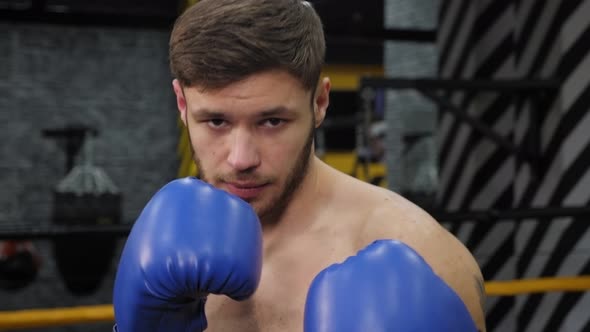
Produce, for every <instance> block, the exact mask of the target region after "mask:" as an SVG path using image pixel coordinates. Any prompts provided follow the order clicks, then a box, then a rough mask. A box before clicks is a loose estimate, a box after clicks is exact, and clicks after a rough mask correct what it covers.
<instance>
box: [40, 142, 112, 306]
mask: <svg viewBox="0 0 590 332" xmlns="http://www.w3.org/2000/svg"><path fill="white" fill-rule="evenodd" d="M83 155H84V157H83V163H82V164H81V165H76V166H74V167H73V168H72V170H71V171H70V172H69V173H68V174H67V175H66V177H65V178H64V179H63V180H61V181H60V182H59V183H58V185H57V186H56V188H55V190H54V193H53V196H54V205H53V215H52V222H53V223H54V224H55V225H60V226H71V227H75V226H96V227H98V226H101V225H115V224H120V223H121V204H122V197H121V194H120V192H119V190H118V188H117V187H116V186H115V184H114V183H113V182H112V181H111V180H110V179H109V177H108V176H107V174H106V173H105V172H104V171H103V170H102V169H101V168H100V167H97V166H94V165H92V140H91V138H90V137H88V138H87V140H86V143H85V145H84V153H83ZM116 244H117V239H116V238H114V237H105V236H98V235H92V234H89V235H77V236H72V237H67V238H61V239H56V240H54V242H53V247H54V251H55V259H56V263H57V269H58V271H59V273H60V275H61V277H62V278H63V280H64V282H65V285H66V287H67V289H69V291H70V292H72V293H73V294H76V295H90V294H92V293H94V292H95V291H96V290H97V289H98V288H99V287H100V285H101V283H102V281H103V279H104V277H105V276H106V274H107V273H108V272H109V270H110V268H111V265H112V262H113V258H114V254H115V250H116Z"/></svg>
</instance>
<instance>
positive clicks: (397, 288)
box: [304, 240, 477, 332]
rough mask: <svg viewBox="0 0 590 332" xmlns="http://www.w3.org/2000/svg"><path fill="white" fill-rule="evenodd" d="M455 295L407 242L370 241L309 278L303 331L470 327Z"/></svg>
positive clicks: (470, 331)
mask: <svg viewBox="0 0 590 332" xmlns="http://www.w3.org/2000/svg"><path fill="white" fill-rule="evenodd" d="M476 330H477V328H476V327H475V323H474V322H473V320H472V318H471V316H470V315H469V311H468V310H467V308H466V306H465V304H464V303H463V302H462V301H461V299H460V298H459V296H458V295H457V294H456V293H455V292H454V291H453V290H452V289H451V288H450V287H449V286H448V285H447V284H446V283H445V282H444V281H443V280H442V279H441V278H439V277H438V276H437V275H436V274H434V272H433V270H432V268H431V267H430V266H429V265H428V264H427V263H426V262H425V261H424V259H423V258H422V257H421V256H419V255H418V254H417V253H416V252H415V251H414V250H413V249H411V248H410V247H408V246H407V245H405V244H403V243H401V242H399V241H394V240H380V241H375V242H373V243H372V244H371V245H369V246H367V247H366V248H365V249H363V250H361V251H360V252H359V253H358V254H357V255H356V256H352V257H349V258H348V259H347V260H346V261H344V262H343V263H342V264H334V265H332V266H330V267H328V268H326V269H325V270H323V271H322V272H320V273H319V274H318V275H317V276H316V277H315V279H314V280H313V281H312V283H311V286H310V289H309V292H308V295H307V301H306V305H305V321H304V331H305V332H364V331H371V332H391V331H396V332H434V331H436V332H475V331H476Z"/></svg>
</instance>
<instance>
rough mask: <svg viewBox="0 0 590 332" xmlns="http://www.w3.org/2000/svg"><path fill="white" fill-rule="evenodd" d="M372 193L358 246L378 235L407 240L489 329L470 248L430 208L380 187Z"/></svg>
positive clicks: (479, 321)
mask: <svg viewBox="0 0 590 332" xmlns="http://www.w3.org/2000/svg"><path fill="white" fill-rule="evenodd" d="M370 196H371V197H372V201H373V202H374V203H373V204H371V211H370V213H368V214H367V216H368V217H367V218H366V219H365V220H363V221H362V222H363V225H362V227H361V229H362V231H361V232H360V234H359V239H358V240H359V243H358V249H361V248H363V247H365V246H367V245H368V244H370V243H371V242H373V241H375V240H377V239H395V240H399V241H401V242H403V243H405V244H407V245H408V246H409V247H411V248H413V249H414V250H415V251H416V252H418V253H419V254H420V255H421V256H422V257H423V258H424V260H425V261H426V262H427V263H428V264H429V265H430V266H431V267H432V269H433V270H434V272H435V273H436V274H437V275H438V276H440V277H441V278H442V279H443V280H444V281H445V282H446V283H447V284H448V285H449V286H450V287H451V288H452V289H453V290H455V292H456V293H457V294H458V295H459V297H461V299H462V300H463V302H464V303H465V304H466V306H467V308H468V310H469V312H470V313H471V316H472V317H473V319H474V321H475V322H476V324H477V325H478V328H479V329H480V331H485V313H484V303H485V291H484V286H483V278H482V274H481V271H480V268H479V266H478V264H477V262H476V260H475V259H474V257H473V256H472V254H471V253H470V252H469V250H468V249H467V248H466V247H465V246H464V245H463V244H462V243H461V242H460V241H459V240H458V239H457V238H456V237H455V236H454V235H452V234H451V233H449V232H448V231H447V230H446V229H445V228H444V227H442V226H441V225H440V224H439V223H438V222H437V221H436V220H434V219H433V218H432V217H431V216H430V215H429V214H428V213H427V212H426V211H424V210H423V209H421V208H420V207H418V206H417V205H415V204H413V203H412V202H410V201H408V200H406V199H405V198H403V197H402V196H400V195H398V194H396V193H393V192H390V191H387V190H384V189H382V188H376V187H375V188H374V189H372V190H371V193H370Z"/></svg>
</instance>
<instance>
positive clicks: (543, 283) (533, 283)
mask: <svg viewBox="0 0 590 332" xmlns="http://www.w3.org/2000/svg"><path fill="white" fill-rule="evenodd" d="M485 287H486V293H487V294H488V296H512V295H519V294H530V293H546V292H584V291H588V290H590V276H580V277H551V278H537V279H522V280H507V281H488V282H486V283H485Z"/></svg>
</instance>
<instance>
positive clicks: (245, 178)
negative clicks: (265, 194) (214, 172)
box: [215, 173, 275, 185]
mask: <svg viewBox="0 0 590 332" xmlns="http://www.w3.org/2000/svg"><path fill="white" fill-rule="evenodd" d="M215 179H216V180H217V181H220V182H226V183H227V182H229V183H232V182H248V183H256V184H259V185H262V184H268V183H272V182H274V181H275V178H274V177H269V176H260V175H258V174H251V173H250V174H225V175H219V176H216V177H215Z"/></svg>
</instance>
